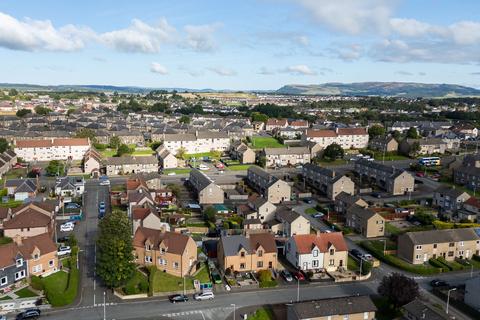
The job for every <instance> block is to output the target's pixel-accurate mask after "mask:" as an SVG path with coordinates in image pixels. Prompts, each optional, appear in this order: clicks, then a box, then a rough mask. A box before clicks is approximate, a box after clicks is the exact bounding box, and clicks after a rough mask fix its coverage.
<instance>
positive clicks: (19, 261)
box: [16, 258, 23, 268]
mask: <svg viewBox="0 0 480 320" xmlns="http://www.w3.org/2000/svg"><path fill="white" fill-rule="evenodd" d="M16 264H17V268H19V267H23V259H22V258H20V259H17V261H16Z"/></svg>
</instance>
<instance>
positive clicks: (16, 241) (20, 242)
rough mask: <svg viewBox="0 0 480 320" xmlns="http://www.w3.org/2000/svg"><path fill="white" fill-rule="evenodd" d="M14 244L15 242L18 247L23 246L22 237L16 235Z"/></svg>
mask: <svg viewBox="0 0 480 320" xmlns="http://www.w3.org/2000/svg"><path fill="white" fill-rule="evenodd" d="M13 242H15V244H16V245H17V246H21V245H22V244H23V241H22V237H21V236H20V235H19V234H17V235H15V237H13Z"/></svg>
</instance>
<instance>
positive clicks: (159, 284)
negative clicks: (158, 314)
mask: <svg viewBox="0 0 480 320" xmlns="http://www.w3.org/2000/svg"><path fill="white" fill-rule="evenodd" d="M194 279H197V280H198V281H200V283H207V282H211V280H210V275H209V273H208V268H207V266H206V265H202V267H201V268H200V269H199V270H198V271H197V273H196V274H194V276H193V277H186V279H185V290H192V289H193V280H194ZM151 285H152V284H151ZM182 290H183V278H180V277H176V276H172V275H171V274H168V273H166V272H163V271H161V270H156V271H155V275H154V277H153V292H170V291H182Z"/></svg>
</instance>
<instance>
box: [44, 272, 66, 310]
mask: <svg viewBox="0 0 480 320" xmlns="http://www.w3.org/2000/svg"><path fill="white" fill-rule="evenodd" d="M43 285H44V287H45V292H46V295H47V299H48V300H49V301H50V303H51V304H52V305H53V306H60V305H62V304H61V300H62V295H63V293H64V292H65V290H66V289H67V285H68V273H67V272H65V271H59V272H56V273H54V274H52V275H49V276H48V277H45V278H43Z"/></svg>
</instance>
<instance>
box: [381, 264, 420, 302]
mask: <svg viewBox="0 0 480 320" xmlns="http://www.w3.org/2000/svg"><path fill="white" fill-rule="evenodd" d="M378 293H379V294H380V295H381V296H383V297H386V298H387V299H388V300H389V301H390V302H391V303H392V304H393V306H394V308H395V309H397V308H399V307H401V306H403V305H405V304H407V303H409V302H411V301H413V300H415V298H416V297H418V295H419V290H418V283H417V282H415V280H414V279H413V278H408V277H406V276H404V275H403V274H401V273H392V274H389V275H387V276H384V277H383V279H382V281H381V282H380V286H379V287H378Z"/></svg>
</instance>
